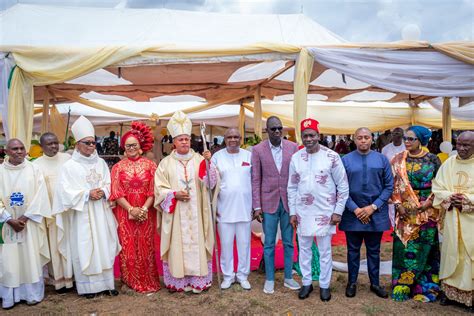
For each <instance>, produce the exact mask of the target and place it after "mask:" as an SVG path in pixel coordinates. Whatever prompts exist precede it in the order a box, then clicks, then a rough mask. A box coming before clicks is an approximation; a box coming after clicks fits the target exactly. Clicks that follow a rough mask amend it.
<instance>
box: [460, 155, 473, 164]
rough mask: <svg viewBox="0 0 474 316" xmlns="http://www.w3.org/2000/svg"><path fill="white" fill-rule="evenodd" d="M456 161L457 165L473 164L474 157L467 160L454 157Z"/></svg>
mask: <svg viewBox="0 0 474 316" xmlns="http://www.w3.org/2000/svg"><path fill="white" fill-rule="evenodd" d="M456 161H457V162H459V163H462V164H470V163H474V155H473V156H471V158H468V159H461V157H459V155H456Z"/></svg>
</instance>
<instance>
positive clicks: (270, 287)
mask: <svg viewBox="0 0 474 316" xmlns="http://www.w3.org/2000/svg"><path fill="white" fill-rule="evenodd" d="M274 289H275V281H268V280H265V285H264V286H263V293H265V294H273V292H274Z"/></svg>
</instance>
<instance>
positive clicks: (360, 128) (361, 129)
mask: <svg viewBox="0 0 474 316" xmlns="http://www.w3.org/2000/svg"><path fill="white" fill-rule="evenodd" d="M361 132H365V133H369V134H371V135H372V132H371V131H370V129H369V128H368V127H359V128H358V129H356V131H355V133H354V136H355V137H357V135H358V134H360V133H361Z"/></svg>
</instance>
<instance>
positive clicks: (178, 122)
mask: <svg viewBox="0 0 474 316" xmlns="http://www.w3.org/2000/svg"><path fill="white" fill-rule="evenodd" d="M166 127H167V128H168V131H169V132H170V134H171V137H173V138H175V137H176V136H179V135H183V134H185V135H189V136H191V130H192V128H193V124H192V123H191V120H190V119H189V118H188V117H187V115H186V114H184V113H183V112H181V111H176V112H174V114H173V116H172V117H171V119H170V121H169V122H168V125H167V126H166Z"/></svg>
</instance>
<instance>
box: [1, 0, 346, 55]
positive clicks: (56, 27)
mask: <svg viewBox="0 0 474 316" xmlns="http://www.w3.org/2000/svg"><path fill="white" fill-rule="evenodd" d="M0 29H1V30H3V31H2V32H0V46H1V45H28V46H51V45H54V46H73V47H78V46H81V47H90V46H107V45H109V46H110V45H156V44H164V43H169V45H170V46H173V45H177V46H186V47H190V46H197V47H209V46H216V44H217V45H219V46H245V45H249V44H254V43H258V42H273V43H285V44H292V45H310V44H320V43H326V44H336V43H341V42H343V39H342V38H341V37H339V36H337V35H336V34H334V33H332V32H330V31H329V30H327V29H326V28H324V27H322V26H321V25H319V24H318V23H316V22H314V21H313V20H312V19H310V18H308V17H306V16H305V15H303V14H285V15H277V14H224V13H209V12H197V11H183V10H168V9H130V8H124V9H118V8H114V9H111V8H87V7H80V8H74V7H58V6H42V5H27V4H17V5H15V6H13V7H11V8H10V9H8V10H5V11H4V12H1V13H0Z"/></svg>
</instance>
